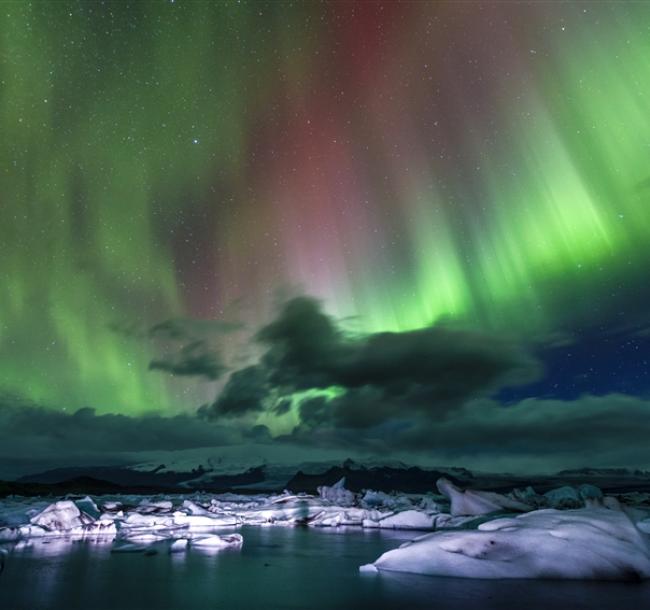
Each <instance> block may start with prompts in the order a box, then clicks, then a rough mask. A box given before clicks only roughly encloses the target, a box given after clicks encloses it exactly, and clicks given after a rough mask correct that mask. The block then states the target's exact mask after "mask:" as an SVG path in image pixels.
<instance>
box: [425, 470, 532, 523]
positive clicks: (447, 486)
mask: <svg viewBox="0 0 650 610" xmlns="http://www.w3.org/2000/svg"><path fill="white" fill-rule="evenodd" d="M436 485H437V487H438V490H439V491H440V493H441V494H442V495H443V496H446V497H447V498H449V501H450V502H451V514H452V515H454V516H457V515H486V514H488V513H494V512H498V511H503V510H512V511H519V512H521V511H528V510H531V507H530V506H528V505H527V504H524V503H523V502H520V501H519V500H513V499H512V498H508V497H507V496H504V495H502V494H498V493H493V492H490V491H472V490H469V489H468V490H466V491H463V490H462V489H459V488H458V487H456V486H455V485H454V484H453V483H452V482H451V481H449V480H448V479H445V478H441V479H438V481H437V483H436Z"/></svg>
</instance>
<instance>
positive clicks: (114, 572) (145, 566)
mask: <svg viewBox="0 0 650 610" xmlns="http://www.w3.org/2000/svg"><path fill="white" fill-rule="evenodd" d="M228 531H233V532H235V531H236V532H239V533H241V534H242V535H243V537H244V544H243V546H242V547H241V548H240V549H226V550H221V551H219V552H212V551H211V550H210V549H198V548H191V549H189V550H188V551H187V552H186V553H179V554H168V553H162V552H161V553H159V554H156V555H151V556H149V555H144V554H142V553H111V552H110V549H111V543H110V542H108V541H107V542H106V543H97V542H90V541H84V540H80V541H74V542H71V541H66V540H65V539H56V538H52V539H35V540H33V541H32V543H31V544H30V545H27V546H24V547H23V548H20V546H19V547H17V548H14V549H12V550H11V551H10V553H9V554H8V555H7V557H6V559H5V567H4V571H3V572H2V573H0V600H1V603H0V607H2V609H3V610H41V609H43V610H44V609H47V610H76V609H83V610H109V609H110V610H136V609H137V610H145V609H147V610H167V609H169V610H171V609H174V610H176V609H178V610H191V609H194V608H200V609H202V610H208V609H224V610H231V609H238V610H239V609H241V610H247V609H251V610H253V609H255V610H258V609H260V608H277V609H296V610H299V609H300V610H302V609H323V610H324V609H327V610H332V609H335V608H343V609H357V608H359V609H361V608H372V609H398V610H402V609H404V610H406V609H411V608H435V609H436V610H445V609H449V608H455V609H459V610H461V609H462V610H473V609H479V608H480V609H495V610H497V609H499V610H521V608H522V607H524V608H525V609H526V610H538V609H539V610H542V609H544V610H548V608H572V609H582V608H584V609H587V608H588V609H589V610H597V609H601V608H602V609H610V608H611V609H614V608H623V607H633V608H634V607H636V608H645V607H647V603H648V600H649V599H650V581H648V582H645V583H638V584H636V583H633V584H630V583H601V582H588V581H587V582H584V581H530V580H507V581H503V580H467V579H458V578H437V577H428V576H415V575H409V574H400V573H389V572H384V573H379V574H362V573H359V566H360V565H362V564H365V563H368V562H371V561H374V560H375V559H376V558H377V557H379V556H380V555H381V554H382V553H383V552H385V551H387V550H390V549H393V548H396V547H398V546H399V545H400V544H401V543H402V542H405V541H407V540H410V539H412V538H413V532H408V531H391V530H370V531H369V530H362V529H359V528H306V527H255V526H243V527H240V528H237V529H236V530H235V529H233V530H221V531H220V533H226V532H228Z"/></svg>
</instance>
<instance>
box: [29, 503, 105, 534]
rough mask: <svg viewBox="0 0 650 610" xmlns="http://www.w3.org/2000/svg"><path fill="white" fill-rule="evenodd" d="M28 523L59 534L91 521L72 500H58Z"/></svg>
mask: <svg viewBox="0 0 650 610" xmlns="http://www.w3.org/2000/svg"><path fill="white" fill-rule="evenodd" d="M29 521H30V523H32V525H37V526H39V527H42V528H43V529H45V530H46V531H57V532H61V531H67V530H71V529H74V528H76V527H81V526H83V525H86V524H89V523H92V522H93V519H92V517H88V516H87V515H84V514H83V513H82V512H81V511H80V510H79V508H78V507H77V505H76V504H75V503H74V502H73V501H72V500H59V501H58V502H55V503H54V504H50V505H49V506H48V507H47V508H46V509H45V510H43V511H41V512H40V513H38V515H36V516H35V517H32V518H31V519H30V520H29Z"/></svg>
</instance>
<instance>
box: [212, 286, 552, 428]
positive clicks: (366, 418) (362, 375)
mask: <svg viewBox="0 0 650 610" xmlns="http://www.w3.org/2000/svg"><path fill="white" fill-rule="evenodd" d="M257 340H258V341H259V342H260V343H261V344H262V345H263V346H265V348H266V352H265V353H264V355H263V356H262V358H261V360H260V363H259V364H258V365H257V366H255V367H251V368H250V369H249V370H247V369H244V371H246V372H245V373H244V372H243V371H240V372H239V373H241V374H238V373H235V374H233V375H232V376H231V378H230V380H229V381H228V383H227V384H226V386H225V388H224V390H223V392H222V394H221V396H220V397H219V398H218V399H217V401H216V402H215V403H214V405H212V407H211V408H208V409H207V410H206V411H205V413H206V414H212V415H213V416H221V415H225V414H228V415H243V414H245V413H247V412H251V411H261V410H262V409H263V402H264V398H265V396H268V395H270V394H273V396H274V400H275V401H276V402H277V401H278V400H279V402H278V404H277V405H276V406H270V408H271V410H272V412H274V413H275V414H278V415H281V414H284V413H286V412H287V410H288V409H287V406H286V397H287V396H289V395H291V394H293V393H295V392H302V391H306V390H326V389H328V388H332V387H336V388H338V389H339V390H340V391H339V392H337V395H336V397H333V398H330V399H327V398H324V397H322V396H318V397H315V398H314V397H312V398H311V399H308V400H306V401H303V402H302V403H301V406H300V410H299V413H300V417H301V419H302V421H303V422H304V423H306V424H313V425H317V424H321V423H325V421H326V420H329V421H331V423H333V424H334V425H347V426H352V427H365V426H371V425H375V424H377V423H379V422H381V421H384V420H386V419H390V418H393V417H400V416H404V415H406V414H407V413H411V414H421V415H423V416H424V417H431V418H438V417H439V416H440V414H441V413H445V412H446V411H449V410H450V409H454V408H458V407H459V406H460V405H462V404H463V403H464V402H466V401H467V400H469V399H470V398H473V397H476V396H484V395H489V394H490V393H492V392H494V391H496V390H498V389H499V388H501V387H503V386H507V385H516V384H520V383H525V382H529V381H532V380H533V379H535V377H536V376H537V375H538V373H539V367H538V365H537V363H536V362H535V361H534V360H533V359H532V358H531V357H530V356H528V355H527V354H526V353H525V352H524V351H523V350H521V349H520V348H519V347H518V346H517V345H516V344H515V343H513V342H510V341H508V340H507V339H504V338H501V337H495V336H491V335H487V334H484V333H479V332H475V331H468V330H462V329H456V328H451V327H447V326H443V325H438V326H433V327H429V328H423V329H419V330H414V331H408V332H402V333H394V332H383V333H375V334H370V335H364V336H349V335H346V334H345V333H344V332H343V331H342V330H341V329H340V328H338V326H337V325H336V323H335V321H334V320H333V319H332V318H330V317H329V316H328V315H327V314H325V313H324V312H323V311H322V310H321V307H320V304H319V303H318V302H317V301H316V300H314V299H311V298H308V297H298V298H294V299H292V300H291V301H289V302H288V303H286V305H285V306H284V308H283V309H282V311H281V312H280V314H279V316H278V317H277V318H276V319H275V320H274V321H273V322H271V323H270V324H268V325H267V326H265V327H264V328H262V329H261V331H260V332H259V333H258V335H257ZM278 397H279V398H278Z"/></svg>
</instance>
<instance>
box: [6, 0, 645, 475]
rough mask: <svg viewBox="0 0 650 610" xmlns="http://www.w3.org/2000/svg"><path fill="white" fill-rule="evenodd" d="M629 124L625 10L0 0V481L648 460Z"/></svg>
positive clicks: (632, 70) (635, 119)
mask: <svg viewBox="0 0 650 610" xmlns="http://www.w3.org/2000/svg"><path fill="white" fill-rule="evenodd" d="M649 108H650V5H648V4H647V3H643V2H639V3H633V2H629V3H621V2H611V3H607V2H598V3H592V2H569V3H562V2H537V3H524V2H521V3H508V2H499V3H489V2H467V3H461V2H453V3H452V2H449V3H445V2H435V3H434V2H431V3H427V2H409V3H401V2H371V1H367V2H324V3H317V2H305V3H291V2H270V3H265V2H223V3H219V2H215V3H209V2H190V1H184V0H176V1H173V0H172V1H167V2H165V1H160V2H144V1H143V2H132V3H128V2H31V3H29V2H11V1H9V2H4V3H3V4H1V5H0V279H1V280H2V282H1V285H0V447H1V448H0V457H2V459H3V460H4V461H5V464H10V465H9V466H6V468H5V471H6V472H11V473H13V472H14V471H15V472H22V471H26V470H29V469H30V468H32V469H34V468H37V467H40V466H41V465H42V464H43V463H46V462H47V463H48V464H49V465H50V466H51V465H52V464H54V465H68V464H72V463H82V462H83V463H87V462H88V461H89V460H91V461H93V463H96V464H100V463H108V462H111V463H113V462H125V461H126V462H128V461H138V460H139V459H144V457H146V456H149V454H150V453H151V452H160V451H163V452H164V451H181V450H192V449H196V448H201V447H214V448H215V449H214V451H215V453H216V454H218V453H219V450H220V449H219V448H222V447H251V448H253V447H254V451H259V452H260V454H264V452H265V451H267V450H268V451H282V452H284V455H285V456H295V459H296V460H305V459H307V458H308V457H309V456H314V457H315V456H316V455H317V454H318V456H321V455H325V454H327V455H337V456H338V455H340V456H348V455H354V456H357V455H358V456H362V457H363V456H374V457H377V456H384V457H395V458H400V459H405V460H407V461H409V460H410V461H414V462H418V463H420V462H421V463H437V464H443V463H444V464H454V465H461V466H470V467H480V468H485V469H490V468H492V469H499V468H500V469H507V470H510V471H517V470H526V469H530V470H535V471H541V470H549V469H555V468H562V467H576V466H588V465H600V466H626V467H635V468H636V467H644V468H645V467H648V468H650V452H648V450H647V449H646V448H645V447H646V444H647V438H648V435H649V434H650V366H649V361H650V311H649V303H650V281H649V279H650V273H649V272H648V269H650V118H649V116H650V112H649V111H648V109H649ZM251 450H253V449H251ZM134 456H135V457H134ZM0 476H3V472H2V471H0Z"/></svg>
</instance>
